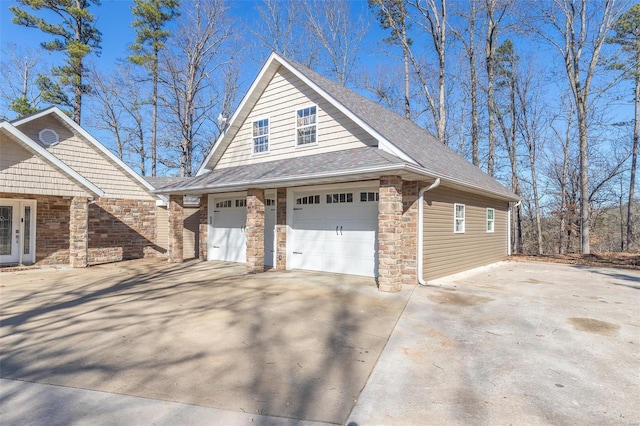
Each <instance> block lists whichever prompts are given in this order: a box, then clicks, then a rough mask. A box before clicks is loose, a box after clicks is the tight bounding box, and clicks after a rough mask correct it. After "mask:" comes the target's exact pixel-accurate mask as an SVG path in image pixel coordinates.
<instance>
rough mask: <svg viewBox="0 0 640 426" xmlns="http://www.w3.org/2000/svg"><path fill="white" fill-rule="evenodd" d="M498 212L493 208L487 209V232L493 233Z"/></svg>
mask: <svg viewBox="0 0 640 426" xmlns="http://www.w3.org/2000/svg"><path fill="white" fill-rule="evenodd" d="M495 215H496V211H495V210H494V209H492V208H487V232H493V229H494V226H495V225H494V224H495Z"/></svg>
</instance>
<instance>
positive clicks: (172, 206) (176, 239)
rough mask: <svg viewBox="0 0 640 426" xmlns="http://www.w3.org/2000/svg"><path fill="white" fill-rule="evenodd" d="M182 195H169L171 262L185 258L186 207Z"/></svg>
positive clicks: (169, 252) (169, 251) (178, 261)
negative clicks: (183, 204) (183, 205)
mask: <svg viewBox="0 0 640 426" xmlns="http://www.w3.org/2000/svg"><path fill="white" fill-rule="evenodd" d="M182 203H183V197H182V195H171V196H170V197H169V248H168V256H167V257H168V258H169V262H170V263H182V262H183V260H184V209H183V207H182Z"/></svg>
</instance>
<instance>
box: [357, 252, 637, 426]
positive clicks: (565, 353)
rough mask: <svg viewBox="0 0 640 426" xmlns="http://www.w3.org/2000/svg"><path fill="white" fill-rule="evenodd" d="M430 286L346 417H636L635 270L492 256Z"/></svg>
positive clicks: (437, 421) (431, 420)
mask: <svg viewBox="0 0 640 426" xmlns="http://www.w3.org/2000/svg"><path fill="white" fill-rule="evenodd" d="M431 284H432V286H431V287H419V288H416V290H415V291H414V293H413V295H412V296H411V299H410V301H409V303H408V305H407V307H406V308H405V311H404V313H403V315H402V317H401V318H400V321H399V322H398V324H397V326H396V328H395V329H394V331H393V333H392V335H391V338H390V339H389V342H388V343H387V345H386V347H385V350H384V352H383V354H382V356H381V357H380V359H379V361H378V363H377V365H376V367H375V368H374V371H373V373H372V375H371V377H370V379H369V381H368V382H367V385H366V387H365V389H364V391H363V392H362V394H361V395H360V397H359V399H358V403H357V404H356V406H355V408H354V410H353V411H352V413H351V416H350V417H349V421H350V422H351V423H350V424H352V425H361V426H366V425H403V426H404V425H471V424H473V425H498V424H500V425H509V424H513V425H541V424H553V425H607V424H616V425H639V424H640V404H639V403H638V402H639V401H640V274H639V273H638V272H637V271H629V270H621V269H605V268H590V267H579V266H570V265H556V264H547V263H503V264H500V265H497V266H493V267H488V268H483V269H480V270H476V271H473V272H471V273H466V274H461V275H457V276H453V277H449V278H446V279H441V280H438V281H435V282H433V283H431Z"/></svg>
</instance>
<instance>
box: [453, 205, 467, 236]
mask: <svg viewBox="0 0 640 426" xmlns="http://www.w3.org/2000/svg"><path fill="white" fill-rule="evenodd" d="M464 210H465V206H464V204H457V203H456V204H454V205H453V211H454V216H455V217H454V225H453V232H455V233H456V234H463V233H464V215H465V211H464Z"/></svg>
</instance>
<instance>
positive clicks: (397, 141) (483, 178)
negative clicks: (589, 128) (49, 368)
mask: <svg viewBox="0 0 640 426" xmlns="http://www.w3.org/2000/svg"><path fill="white" fill-rule="evenodd" d="M280 67H284V68H286V69H287V70H288V71H290V72H291V73H293V74H294V75H295V76H296V77H297V78H299V79H300V80H302V81H303V82H304V83H305V84H306V85H308V86H309V87H310V88H311V89H313V90H314V91H315V92H317V93H318V94H319V95H321V96H322V97H323V98H324V99H326V100H327V101H328V102H329V103H330V104H332V105H333V106H334V107H336V108H337V109H338V110H339V111H341V112H342V113H344V114H345V115H346V116H347V117H349V118H350V119H351V120H353V121H354V122H355V123H356V124H357V125H358V126H360V127H361V128H362V129H363V130H365V131H366V132H367V133H369V134H370V135H371V136H372V137H373V138H375V139H376V140H377V141H378V147H379V149H380V150H383V151H386V152H388V153H389V154H392V155H394V156H396V157H397V158H398V159H400V160H402V161H404V162H405V163H406V164H408V165H413V166H416V167H417V168H418V169H419V170H420V171H421V173H420V174H421V175H423V176H425V177H430V178H433V179H435V178H440V179H441V181H442V183H443V184H444V185H449V186H455V187H459V188H467V189H470V190H473V191H482V192H488V193H491V194H493V195H496V196H499V197H500V198H505V199H508V200H518V199H519V197H518V196H517V195H516V194H514V193H513V192H512V191H510V190H508V189H507V188H506V187H504V186H503V185H501V184H500V183H499V182H497V181H496V180H495V179H493V178H492V177H490V176H489V175H487V174H486V173H484V172H483V171H482V170H480V168H478V167H477V166H474V165H473V164H471V163H469V162H468V161H467V160H466V159H465V158H464V157H463V156H461V155H460V154H458V153H456V152H455V151H453V150H452V149H450V148H449V147H447V146H446V145H444V144H443V143H442V142H440V141H438V140H437V139H436V138H435V136H433V135H432V134H431V133H429V132H428V131H426V130H425V129H423V128H421V127H420V126H418V125H416V124H415V123H414V122H412V121H411V120H407V119H406V118H404V117H401V116H400V115H398V114H396V113H394V112H393V111H390V110H388V109H386V108H384V107H382V106H381V105H379V104H377V103H376V102H373V101H371V100H369V99H367V98H365V97H364V96H361V95H359V94H357V93H355V92H353V91H351V90H349V89H347V88H345V87H344V86H341V85H339V84H337V83H335V82H333V81H331V80H330V79H328V78H326V77H324V76H322V75H320V74H318V73H317V72H315V71H313V70H311V69H309V68H307V67H305V66H303V65H300V64H297V63H295V62H293V61H289V60H287V59H285V58H283V57H281V56H280V55H278V54H276V53H272V54H271V55H270V56H269V59H268V60H267V61H266V63H265V65H264V66H263V67H262V69H261V70H260V73H259V74H258V77H257V78H256V79H255V80H254V81H253V83H252V85H251V87H250V88H249V91H248V92H247V94H246V95H245V97H244V98H243V99H242V101H241V103H240V105H239V106H238V109H237V110H236V111H235V113H234V114H233V116H232V117H231V119H230V120H229V126H228V127H227V129H226V130H225V132H224V133H223V134H222V135H221V136H220V137H219V138H218V140H216V142H215V144H214V145H213V147H212V149H211V151H210V152H209V154H208V155H207V157H206V158H205V160H204V162H203V163H202V165H201V167H200V169H199V170H198V173H197V175H198V176H200V175H203V174H204V173H207V172H208V173H211V171H212V170H214V167H215V165H216V164H217V162H218V161H219V159H220V157H221V156H222V154H223V153H224V151H225V150H226V149H227V147H228V146H229V144H230V143H231V141H232V140H233V139H234V137H235V135H236V134H237V132H238V130H239V129H240V127H241V126H242V124H243V123H244V121H245V120H246V118H247V117H248V115H249V113H250V112H251V110H252V108H253V107H254V106H255V104H256V102H257V101H258V99H259V98H260V96H261V95H262V93H263V92H264V90H265V88H266V87H267V85H268V84H269V82H270V81H271V78H272V77H273V76H274V75H275V74H276V73H277V71H278V69H279V68H280ZM334 155H336V154H335V153H334ZM251 167H255V165H252V166H251ZM212 185H213V183H212ZM181 186H182V187H185V186H184V185H181ZM167 189H170V187H168V188H167Z"/></svg>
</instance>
